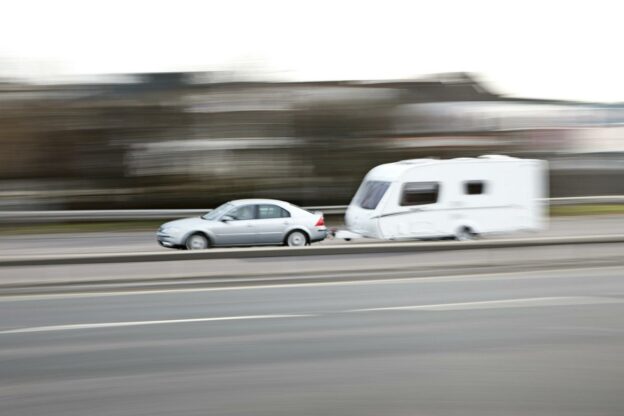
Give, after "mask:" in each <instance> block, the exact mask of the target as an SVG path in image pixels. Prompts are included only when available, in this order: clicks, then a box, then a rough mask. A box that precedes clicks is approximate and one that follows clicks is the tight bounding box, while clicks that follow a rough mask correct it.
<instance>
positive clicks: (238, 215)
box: [214, 205, 258, 246]
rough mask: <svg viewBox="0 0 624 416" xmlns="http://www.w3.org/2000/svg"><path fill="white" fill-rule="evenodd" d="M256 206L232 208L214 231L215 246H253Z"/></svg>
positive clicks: (255, 231) (255, 232)
mask: <svg viewBox="0 0 624 416" xmlns="http://www.w3.org/2000/svg"><path fill="white" fill-rule="evenodd" d="M257 207H258V206H257V205H241V206H238V207H234V208H232V209H231V210H230V211H228V212H227V213H226V214H225V215H224V217H225V218H224V217H222V218H221V221H220V224H219V226H218V227H216V228H215V229H214V234H215V240H216V241H215V244H216V245H219V246H238V245H253V244H255V243H256V234H257V229H256V227H255V223H256V213H257V210H258V209H257Z"/></svg>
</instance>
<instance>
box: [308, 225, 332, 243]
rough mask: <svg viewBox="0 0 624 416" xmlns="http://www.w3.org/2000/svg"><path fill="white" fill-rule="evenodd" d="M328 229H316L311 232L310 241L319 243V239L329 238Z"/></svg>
mask: <svg viewBox="0 0 624 416" xmlns="http://www.w3.org/2000/svg"><path fill="white" fill-rule="evenodd" d="M327 235H328V231H327V228H325V229H316V230H313V231H312V232H311V233H310V242H311V243H318V242H319V241H323V240H325V239H326V238H327Z"/></svg>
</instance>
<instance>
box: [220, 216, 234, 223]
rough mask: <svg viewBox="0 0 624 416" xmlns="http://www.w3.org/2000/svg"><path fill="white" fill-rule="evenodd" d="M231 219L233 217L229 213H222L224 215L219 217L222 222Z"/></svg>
mask: <svg viewBox="0 0 624 416" xmlns="http://www.w3.org/2000/svg"><path fill="white" fill-rule="evenodd" d="M233 220H234V218H232V217H231V216H229V215H224V216H222V217H221V221H222V222H228V221H233Z"/></svg>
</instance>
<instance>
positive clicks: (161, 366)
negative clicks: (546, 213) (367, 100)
mask: <svg viewBox="0 0 624 416" xmlns="http://www.w3.org/2000/svg"><path fill="white" fill-rule="evenodd" d="M623 315H624V268H622V267H610V268H593V269H591V268H586V269H583V270H559V271H557V270H551V271H548V272H546V271H541V272H520V273H509V274H493V275H482V276H455V277H436V278H425V279H413V280H400V281H399V280H396V281H393V280H389V281H388V280H387V281H376V282H344V283H340V284H335V283H334V284H332V283H323V284H316V285H305V286H303V285H288V286H283V287H248V288H236V289H234V288H232V289H228V288H221V289H218V290H215V289H192V290H187V291H184V292H179V291H175V290H174V291H165V292H159V293H154V292H152V293H135V294H118V293H117V294H116V293H102V294H97V295H94V294H80V293H78V294H72V295H55V296H44V295H34V296H29V297H19V298H11V297H4V298H0V316H1V317H2V319H1V320H0V368H1V369H2V377H0V414H2V415H7V416H13V415H24V416H37V415H45V416H56V415H62V416H72V415H80V416H83V415H90V416H98V415H150V416H155V415H245V416H247V415H254V416H265V415H266V416H281V415H284V416H292V415H335V416H341V415H354V416H355V415H357V416H366V415H371V416H379V415H387V416H393V415H478V416H488V415H492V416H499V415H522V416H527V415H543V416H552V415H579V416H587V415H592V416H600V415H602V416H606V415H613V416H621V415H622V414H624V399H623V395H622V393H623V392H624V387H623V385H624V320H623V319H622V316H623Z"/></svg>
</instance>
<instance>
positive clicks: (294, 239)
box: [286, 231, 308, 247]
mask: <svg viewBox="0 0 624 416" xmlns="http://www.w3.org/2000/svg"><path fill="white" fill-rule="evenodd" d="M286 244H287V245H288V246H289V247H302V246H305V245H306V244H308V238H307V237H306V236H305V234H304V233H303V232H301V231H293V232H292V233H290V234H288V237H287V238H286Z"/></svg>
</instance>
